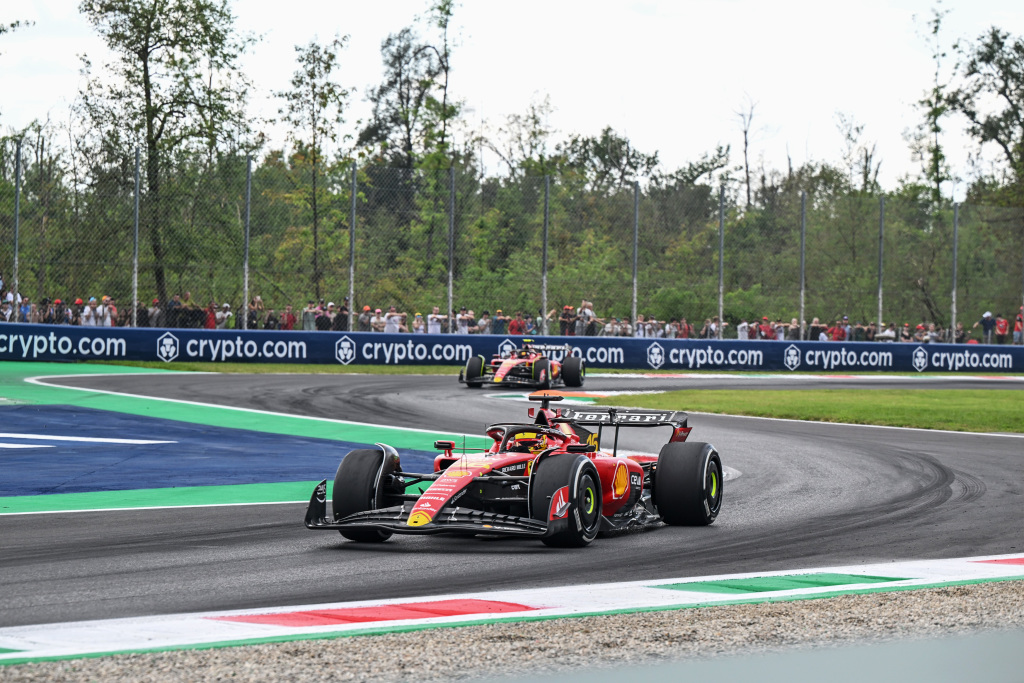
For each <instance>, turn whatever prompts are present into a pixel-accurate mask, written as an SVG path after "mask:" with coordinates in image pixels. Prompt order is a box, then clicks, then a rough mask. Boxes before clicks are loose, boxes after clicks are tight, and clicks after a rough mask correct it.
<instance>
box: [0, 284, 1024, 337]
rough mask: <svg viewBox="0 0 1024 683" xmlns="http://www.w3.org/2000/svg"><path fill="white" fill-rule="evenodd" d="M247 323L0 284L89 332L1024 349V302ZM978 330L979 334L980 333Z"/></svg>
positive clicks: (182, 301) (323, 314)
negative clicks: (722, 315)
mask: <svg viewBox="0 0 1024 683" xmlns="http://www.w3.org/2000/svg"><path fill="white" fill-rule="evenodd" d="M245 309H246V310H245V311H244V313H243V315H244V316H245V324H244V325H243V323H242V320H241V319H240V317H239V315H236V312H235V311H234V310H233V309H232V307H231V304H229V303H220V304H218V303H217V302H216V301H212V300H211V301H209V302H208V303H207V304H206V305H205V306H203V305H201V304H200V303H198V302H196V301H195V300H194V299H193V298H192V295H191V293H190V292H184V293H183V294H175V295H174V296H172V297H171V298H170V300H169V301H167V302H166V303H164V302H161V301H160V300H159V299H153V300H152V301H151V302H150V304H149V305H145V304H143V303H142V302H139V305H138V308H137V309H136V310H135V311H134V321H133V315H132V314H133V311H132V310H131V307H130V306H125V307H121V308H118V305H117V301H116V300H115V299H114V298H113V297H110V296H100V297H95V296H91V297H88V298H84V297H76V298H74V299H71V298H70V297H69V298H68V299H52V300H51V299H49V298H43V299H41V300H39V301H38V302H35V301H32V300H31V299H30V298H29V297H21V296H17V295H15V294H14V293H13V292H10V291H8V290H7V289H4V284H3V280H2V278H0V323H5V322H8V323H9V322H23V323H43V324H53V325H82V326H91V327H130V326H133V325H134V326H136V327H178V328H197V329H202V328H205V329H242V328H243V327H246V328H247V329H250V330H303V331H309V332H312V331H334V332H348V331H356V332H386V333H392V334H395V333H401V332H411V333H414V334H418V333H423V334H447V333H450V332H453V331H454V332H455V333H457V334H507V335H536V334H541V332H542V330H543V326H544V324H545V323H546V324H547V329H548V333H549V334H551V335H560V336H579V337H583V336H587V337H650V338H658V339H717V338H719V335H720V334H721V338H723V339H741V340H763V341H796V340H800V339H804V340H808V341H855V342H872V341H874V342H917V343H958V344H963V343H978V342H981V343H985V344H1008V343H1012V344H1017V345H1020V344H1024V306H1022V307H1021V308H1020V310H1018V311H1017V313H1016V314H1015V316H1014V317H1013V318H1012V319H1011V318H1008V317H1005V316H1003V314H1002V313H996V314H995V315H993V314H992V312H991V311H985V313H984V314H983V315H982V316H981V317H980V319H978V320H977V321H976V322H974V323H973V324H971V325H970V326H969V327H967V326H965V325H964V323H963V322H958V323H957V324H956V328H955V329H953V330H950V329H946V328H944V327H943V326H941V325H937V324H935V323H933V322H927V321H922V322H920V323H916V324H911V323H909V322H904V323H903V324H902V325H899V324H897V323H889V324H887V325H885V326H884V328H879V327H878V326H877V325H876V324H875V322H874V321H868V322H865V321H863V320H862V321H858V322H854V321H851V320H850V319H849V317H848V316H845V315H844V316H841V317H837V318H835V319H833V320H830V321H822V320H820V319H819V318H814V319H813V320H812V321H811V322H810V324H807V323H806V321H805V322H804V323H800V322H799V321H798V320H797V319H796V318H791V319H790V320H789V321H788V322H786V321H785V320H781V319H772V318H769V317H768V316H763V317H762V318H761V319H760V320H749V321H748V320H747V319H746V318H741V319H740V321H739V322H738V323H737V324H736V325H735V326H733V325H730V323H729V322H725V321H719V319H718V316H713V317H710V318H705V319H704V321H703V323H701V322H699V321H694V322H693V323H691V322H690V321H688V320H687V319H686V318H685V317H672V318H669V319H668V320H658V319H657V318H656V317H655V316H653V315H637V317H636V320H635V321H633V320H631V319H630V318H629V317H624V318H620V317H605V318H601V317H598V316H597V315H596V314H595V312H594V304H593V303H592V302H590V301H588V300H586V299H584V300H582V301H581V302H580V305H579V306H573V305H571V304H567V305H565V306H563V307H562V308H561V309H558V308H553V309H551V310H550V311H548V312H547V313H546V314H545V313H543V312H542V311H538V312H537V314H536V315H534V314H533V313H531V312H529V311H522V310H517V311H510V312H509V313H508V314H506V313H505V312H504V311H503V310H502V309H500V308H497V309H495V311H494V313H493V314H492V313H491V312H490V311H489V310H484V311H482V312H481V314H480V315H479V316H477V314H476V313H475V312H474V311H472V310H470V309H468V308H467V307H465V306H463V307H461V308H459V310H458V311H454V310H452V311H449V312H448V313H442V312H441V310H440V307H439V306H434V307H433V308H432V310H431V311H430V312H429V313H427V314H426V315H424V314H423V313H421V312H419V311H416V312H414V313H413V314H412V315H410V314H409V313H407V312H404V311H399V310H398V309H397V307H396V306H394V305H389V306H387V308H386V309H384V308H377V307H373V306H370V305H364V306H362V308H360V309H358V310H356V311H354V312H353V311H352V310H351V309H350V307H349V300H348V297H340V303H337V304H336V303H335V302H333V301H328V302H326V303H325V302H324V300H322V299H321V300H319V301H318V300H315V299H310V300H309V301H307V302H306V306H305V307H304V308H301V309H299V310H296V309H295V308H294V307H293V306H292V305H291V304H286V305H285V306H284V307H283V308H281V309H275V308H273V307H269V306H267V305H266V304H265V303H264V301H263V299H262V297H260V296H254V297H253V298H252V300H251V301H250V302H249V303H248V305H247V306H246V307H245ZM975 331H977V335H978V336H975Z"/></svg>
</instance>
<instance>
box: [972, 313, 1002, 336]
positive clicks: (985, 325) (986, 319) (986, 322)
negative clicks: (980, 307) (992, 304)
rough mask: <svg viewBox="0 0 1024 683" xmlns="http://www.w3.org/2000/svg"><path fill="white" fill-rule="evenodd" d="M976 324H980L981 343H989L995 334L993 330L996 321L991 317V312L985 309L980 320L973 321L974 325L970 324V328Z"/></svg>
mask: <svg viewBox="0 0 1024 683" xmlns="http://www.w3.org/2000/svg"><path fill="white" fill-rule="evenodd" d="M978 325H981V341H982V343H983V344H991V343H992V337H993V335H994V334H995V330H996V321H995V319H994V318H993V317H992V312H991V311H985V313H984V315H982V316H981V320H979V321H978V322H976V323H974V325H972V326H971V329H972V330H973V329H974V328H975V327H977V326H978Z"/></svg>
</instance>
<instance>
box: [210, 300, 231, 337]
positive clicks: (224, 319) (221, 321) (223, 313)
mask: <svg viewBox="0 0 1024 683" xmlns="http://www.w3.org/2000/svg"><path fill="white" fill-rule="evenodd" d="M230 319H231V304H229V303H227V302H224V303H223V304H221V307H220V310H219V311H217V313H216V314H215V315H214V321H213V324H214V326H215V327H216V328H217V329H218V330H226V329H227V327H228V321H229V320H230Z"/></svg>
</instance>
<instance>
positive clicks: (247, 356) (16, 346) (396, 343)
mask: <svg viewBox="0 0 1024 683" xmlns="http://www.w3.org/2000/svg"><path fill="white" fill-rule="evenodd" d="M532 339H533V340H534V341H536V342H537V343H543V344H566V343H568V344H571V345H572V347H573V350H572V354H573V355H575V356H580V357H582V358H583V359H584V360H585V361H586V363H587V366H589V367H591V368H595V369H597V368H623V369H633V370H680V371H684V370H751V371H766V370H768V371H779V370H789V371H803V372H850V371H870V370H879V371H888V372H915V371H916V372H926V371H927V372H957V371H969V372H975V373H978V372H980V373H1010V372H1024V347H1021V346H1005V345H1002V346H996V345H982V344H915V343H910V344H893V343H879V342H786V341H738V340H728V339H726V340H722V341H717V340H707V339H636V338H629V337H533V338H532ZM522 340H523V337H515V336H511V335H508V336H503V335H457V334H445V335H432V334H380V333H373V332H283V331H279V332H262V331H251V332H242V331H237V330H194V329H148V328H103V327H69V326H67V325H30V324H4V325H0V360H31V361H80V360H145V361H157V360H160V361H164V362H168V363H170V362H172V361H179V362H181V361H204V362H213V363H220V362H244V363H309V364H316V363H340V364H342V365H349V364H355V365H451V366H456V367H457V366H460V365H462V364H464V363H465V362H466V360H468V359H469V357H470V356H475V355H481V356H484V357H485V358H488V359H489V358H490V357H491V356H492V355H494V354H496V353H498V354H507V353H508V352H510V351H511V350H512V349H515V348H517V347H518V346H519V344H520V343H521V342H522ZM549 355H550V356H551V357H552V358H555V359H560V358H561V356H562V355H563V353H562V352H559V351H554V352H550V353H549Z"/></svg>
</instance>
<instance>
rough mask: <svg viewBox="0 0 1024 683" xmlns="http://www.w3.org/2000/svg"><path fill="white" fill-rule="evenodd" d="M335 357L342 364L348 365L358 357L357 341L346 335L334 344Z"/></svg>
mask: <svg viewBox="0 0 1024 683" xmlns="http://www.w3.org/2000/svg"><path fill="white" fill-rule="evenodd" d="M334 357H335V358H337V359H338V362H339V363H341V364H342V365H348V364H349V363H351V362H352V361H354V360H355V359H356V343H355V342H354V341H352V339H351V338H350V337H349V336H348V335H345V336H344V337H342V338H341V339H339V340H338V342H337V343H336V344H335V345H334Z"/></svg>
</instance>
